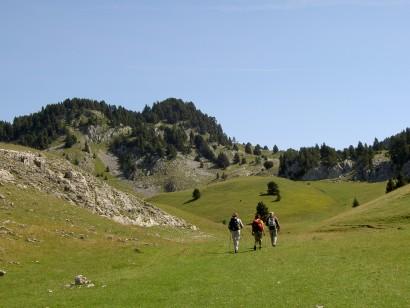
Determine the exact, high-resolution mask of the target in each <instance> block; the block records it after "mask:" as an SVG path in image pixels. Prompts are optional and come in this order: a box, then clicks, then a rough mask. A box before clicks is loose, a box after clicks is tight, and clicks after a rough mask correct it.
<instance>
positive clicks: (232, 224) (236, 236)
mask: <svg viewBox="0 0 410 308" xmlns="http://www.w3.org/2000/svg"><path fill="white" fill-rule="evenodd" d="M242 228H243V223H242V220H241V219H240V218H239V217H238V213H233V214H232V217H231V220H230V221H229V225H228V229H229V230H230V231H231V236H232V241H233V248H234V252H235V253H237V252H238V249H239V240H240V239H241V229H242Z"/></svg>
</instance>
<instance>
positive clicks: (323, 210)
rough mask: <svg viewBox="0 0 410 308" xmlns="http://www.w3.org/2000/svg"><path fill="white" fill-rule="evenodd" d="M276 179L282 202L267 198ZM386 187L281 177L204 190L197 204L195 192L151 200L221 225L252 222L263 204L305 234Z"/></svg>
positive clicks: (290, 227) (244, 180)
mask: <svg viewBox="0 0 410 308" xmlns="http://www.w3.org/2000/svg"><path fill="white" fill-rule="evenodd" d="M272 179H273V180H274V181H275V182H276V183H277V184H278V185H279V188H280V191H281V195H282V200H281V201H280V202H275V201H274V198H272V196H267V195H265V193H266V190H267V183H268V182H269V181H271V180H272ZM384 186H385V185H384V183H374V184H369V183H360V182H331V181H319V182H301V181H291V180H288V179H283V178H278V177H241V178H236V179H233V180H229V181H225V182H220V183H217V184H213V185H209V186H206V187H203V188H202V189H200V190H201V193H202V197H201V198H200V199H199V200H196V201H192V200H191V199H192V196H191V194H192V191H183V192H176V193H172V194H162V195H159V196H156V197H153V198H152V199H150V200H151V201H152V202H154V203H159V204H168V205H172V206H174V207H176V208H178V209H180V210H184V211H187V212H191V213H193V214H195V215H199V216H203V217H206V218H208V219H210V220H212V221H214V222H218V223H221V222H222V221H223V220H224V219H229V217H230V215H231V214H232V212H235V211H236V212H239V214H240V216H241V217H243V219H244V220H245V221H249V222H250V221H251V220H252V218H253V215H254V213H255V208H256V205H257V203H258V202H259V201H263V202H264V203H265V204H266V205H267V206H268V207H269V209H270V210H272V211H275V212H276V213H277V214H278V215H279V217H280V218H281V219H282V220H283V224H284V226H285V227H286V229H288V230H293V229H294V228H296V229H301V230H305V229H306V227H307V226H310V225H312V224H315V223H318V222H320V221H321V219H324V218H327V217H330V216H332V215H335V214H337V213H340V212H342V211H345V210H346V209H349V208H351V206H352V201H353V199H354V198H355V197H356V198H358V199H359V200H360V202H362V203H365V202H367V201H370V200H372V199H374V198H376V197H378V196H381V195H383V194H384ZM275 198H276V197H275Z"/></svg>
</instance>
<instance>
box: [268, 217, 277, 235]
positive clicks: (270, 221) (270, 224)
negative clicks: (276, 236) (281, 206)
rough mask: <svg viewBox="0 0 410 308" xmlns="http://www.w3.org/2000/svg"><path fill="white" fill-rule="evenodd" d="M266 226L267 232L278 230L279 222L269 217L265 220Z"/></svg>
mask: <svg viewBox="0 0 410 308" xmlns="http://www.w3.org/2000/svg"><path fill="white" fill-rule="evenodd" d="M266 225H267V226H268V227H269V230H278V231H279V230H280V225H279V221H278V219H277V218H276V216H274V217H271V216H269V217H268V219H267V220H266Z"/></svg>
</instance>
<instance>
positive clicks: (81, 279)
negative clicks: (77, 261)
mask: <svg viewBox="0 0 410 308" xmlns="http://www.w3.org/2000/svg"><path fill="white" fill-rule="evenodd" d="M89 283H90V281H88V279H87V277H85V276H83V275H77V276H75V278H74V284H75V285H77V286H83V285H86V284H89Z"/></svg>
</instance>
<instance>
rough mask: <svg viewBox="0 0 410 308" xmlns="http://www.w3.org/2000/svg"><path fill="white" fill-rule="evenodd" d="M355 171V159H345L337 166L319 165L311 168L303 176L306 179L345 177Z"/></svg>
mask: <svg viewBox="0 0 410 308" xmlns="http://www.w3.org/2000/svg"><path fill="white" fill-rule="evenodd" d="M352 171H353V161H351V160H344V161H342V162H340V163H338V164H336V165H335V166H333V167H331V168H328V167H325V166H319V167H316V168H312V169H310V170H309V171H308V172H307V173H306V174H305V175H304V176H303V177H302V180H304V181H312V180H324V179H336V178H340V177H344V176H346V175H348V174H349V173H351V172H352Z"/></svg>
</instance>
